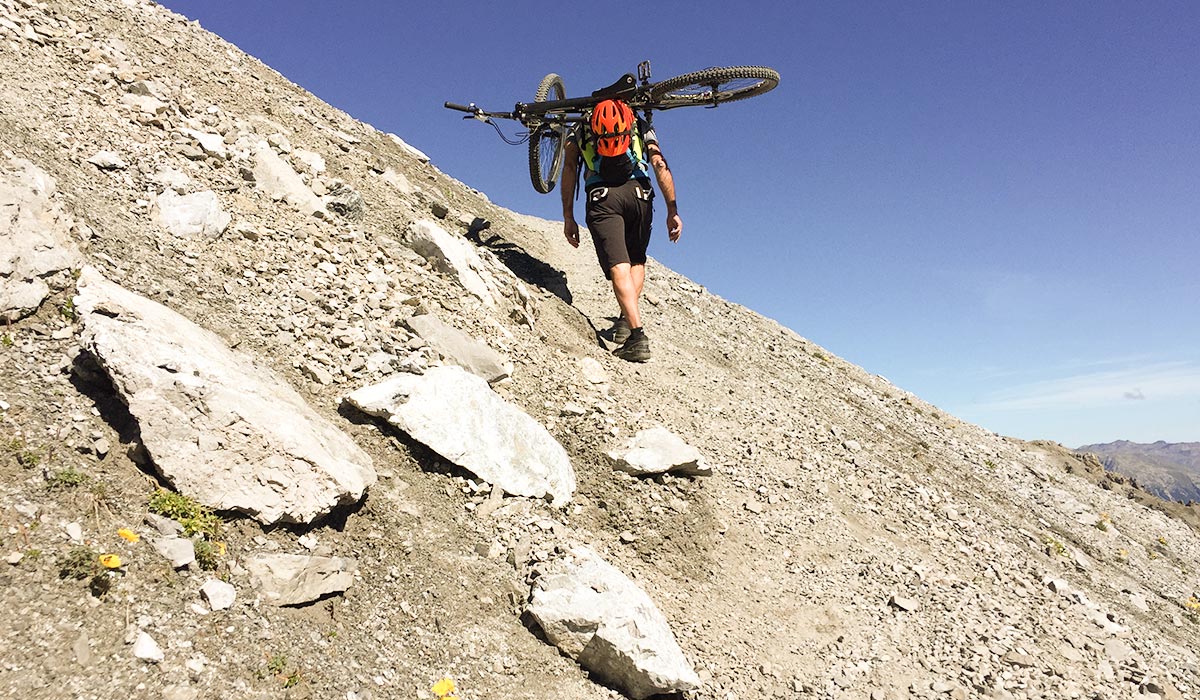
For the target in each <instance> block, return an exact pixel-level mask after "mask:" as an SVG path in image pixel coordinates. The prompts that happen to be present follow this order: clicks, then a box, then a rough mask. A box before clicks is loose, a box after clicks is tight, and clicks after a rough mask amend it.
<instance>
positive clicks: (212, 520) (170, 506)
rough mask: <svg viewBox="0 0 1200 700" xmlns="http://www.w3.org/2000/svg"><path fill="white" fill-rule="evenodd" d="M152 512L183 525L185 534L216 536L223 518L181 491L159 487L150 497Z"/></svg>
mask: <svg viewBox="0 0 1200 700" xmlns="http://www.w3.org/2000/svg"><path fill="white" fill-rule="evenodd" d="M149 508H150V512H151V513H157V514H158V515H162V516H166V517H168V518H171V519H172V520H174V521H176V522H178V523H179V524H180V525H182V526H183V532H184V534H186V535H188V536H189V537H190V536H191V535H195V534H197V533H199V534H203V535H206V536H207V537H209V538H216V536H217V531H218V530H219V529H220V526H221V518H219V517H217V515H216V514H214V513H213V512H212V511H211V510H209V509H208V508H206V507H204V506H202V505H200V504H199V503H197V502H196V501H194V500H192V499H191V498H188V497H187V496H184V495H183V494H181V493H175V492H174V491H168V490H166V489H159V490H157V491H155V492H154V495H153V496H151V497H150V504H149Z"/></svg>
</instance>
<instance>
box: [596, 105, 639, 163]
mask: <svg viewBox="0 0 1200 700" xmlns="http://www.w3.org/2000/svg"><path fill="white" fill-rule="evenodd" d="M592 133H593V134H595V135H596V152H597V153H599V154H600V155H602V156H619V155H621V154H622V153H624V152H625V151H627V150H629V142H630V138H631V136H632V134H633V110H632V109H629V105H627V104H625V102H623V101H622V100H604V101H603V102H601V103H600V104H598V105H596V108H595V109H594V110H592Z"/></svg>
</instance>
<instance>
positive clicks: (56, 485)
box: [46, 467, 91, 489]
mask: <svg viewBox="0 0 1200 700" xmlns="http://www.w3.org/2000/svg"><path fill="white" fill-rule="evenodd" d="M90 480H91V477H90V476H88V475H87V474H84V473H83V472H81V471H77V470H76V469H75V468H74V467H67V468H66V469H63V470H62V471H57V472H54V473H53V474H51V475H50V476H49V477H48V478H47V481H46V487H47V488H50V489H69V488H74V487H76V486H82V485H83V484H86V483H87V482H88V481H90Z"/></svg>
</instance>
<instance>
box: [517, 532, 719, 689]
mask: <svg viewBox="0 0 1200 700" xmlns="http://www.w3.org/2000/svg"><path fill="white" fill-rule="evenodd" d="M529 613H530V615H532V616H533V618H534V619H535V620H536V621H537V623H538V624H539V625H540V626H541V627H542V630H543V631H544V632H545V633H546V638H547V639H548V640H550V642H551V643H552V644H554V645H555V646H556V647H558V648H559V649H560V650H562V652H563V653H565V654H566V655H567V656H570V657H571V658H573V659H575V660H576V661H578V662H579V665H581V666H583V667H584V668H586V669H587V670H588V671H589V672H591V673H592V674H594V675H596V676H598V677H600V678H602V679H604V680H606V681H607V682H609V683H612V684H613V685H615V686H617V687H618V688H620V689H621V690H623V691H624V692H625V693H627V694H628V695H629V696H630V697H632V698H635V699H640V698H644V697H647V696H649V695H656V694H659V693H674V692H679V691H689V690H696V689H698V688H699V687H700V678H699V676H697V675H696V672H695V670H694V669H693V668H692V666H691V664H690V663H688V660H687V659H686V658H685V657H684V655H683V650H682V649H680V648H679V643H678V642H676V641H675V635H674V634H673V633H672V632H671V628H670V626H669V624H668V623H667V619H666V618H665V617H663V615H662V613H661V612H659V610H658V608H657V607H656V606H655V605H654V602H653V601H652V600H650V596H648V595H646V593H645V591H643V590H642V589H641V588H639V587H638V586H637V584H635V583H634V582H633V581H631V580H629V578H628V577H627V576H625V574H623V573H621V572H620V571H619V570H618V569H617V568H616V567H614V566H612V565H611V564H609V563H608V562H606V561H604V560H603V559H602V558H600V556H599V555H598V554H596V553H595V552H593V551H592V550H590V549H588V548H587V547H576V548H574V549H572V550H571V551H570V552H568V554H567V556H565V557H563V558H562V559H559V560H556V561H554V562H551V564H550V565H549V567H548V570H547V571H546V572H545V573H543V575H542V576H540V577H539V578H538V579H537V581H536V582H535V584H534V588H533V593H532V597H531V599H530V602H529Z"/></svg>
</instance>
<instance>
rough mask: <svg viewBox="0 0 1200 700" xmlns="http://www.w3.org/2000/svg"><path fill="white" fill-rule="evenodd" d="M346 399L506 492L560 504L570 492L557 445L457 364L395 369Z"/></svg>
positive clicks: (570, 476) (566, 464)
mask: <svg viewBox="0 0 1200 700" xmlns="http://www.w3.org/2000/svg"><path fill="white" fill-rule="evenodd" d="M346 400H347V401H349V402H350V404H352V405H353V406H355V407H356V408H358V409H359V410H361V411H363V412H365V413H368V414H370V415H373V416H379V417H382V418H384V419H386V420H387V421H388V422H389V423H391V424H392V425H394V426H396V427H397V428H399V429H400V430H403V431H404V432H406V433H408V434H409V435H411V436H412V437H413V439H415V440H417V441H419V442H421V443H422V444H424V445H427V446H428V447H429V448H430V449H432V450H433V451H434V452H437V453H438V454H439V455H441V456H442V457H444V458H446V459H448V460H450V461H451V462H453V463H455V464H457V465H459V466H460V467H463V468H464V469H467V470H470V471H471V472H472V473H474V474H475V475H477V476H479V477H480V478H481V479H483V480H484V481H487V482H488V483H491V484H494V485H496V486H498V487H500V488H503V489H504V491H505V492H507V493H510V494H514V495H517V496H530V497H535V498H541V497H545V496H549V497H551V499H552V501H553V503H554V505H563V504H565V503H566V502H567V501H569V500H570V499H571V495H572V494H573V493H574V492H575V470H574V469H573V468H572V467H571V460H570V458H569V457H567V451H566V450H564V449H563V447H562V445H560V444H558V441H557V440H555V439H554V437H553V436H552V435H550V433H549V432H547V431H546V429H545V428H543V427H542V426H541V424H539V423H538V422H537V421H535V420H534V419H533V418H531V417H530V416H529V414H527V413H525V412H524V411H522V410H521V409H520V408H518V407H516V406H514V405H512V404H510V403H508V402H507V401H505V400H504V399H503V398H501V397H500V396H499V395H497V394H496V392H494V391H492V390H491V388H489V387H488V383H487V382H486V381H484V380H483V379H481V378H479V377H477V376H475V375H473V374H470V373H468V372H467V371H465V370H463V369H461V368H459V367H453V366H446V367H434V368H433V369H430V370H428V371H427V372H426V373H425V374H423V375H415V374H397V375H395V376H393V377H392V378H390V379H388V380H386V381H384V382H382V383H379V384H375V385H372V386H368V387H363V388H362V389H359V390H358V391H355V392H354V393H352V394H350V396H349V397H347V399H346Z"/></svg>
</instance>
